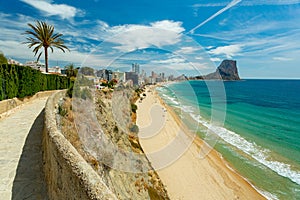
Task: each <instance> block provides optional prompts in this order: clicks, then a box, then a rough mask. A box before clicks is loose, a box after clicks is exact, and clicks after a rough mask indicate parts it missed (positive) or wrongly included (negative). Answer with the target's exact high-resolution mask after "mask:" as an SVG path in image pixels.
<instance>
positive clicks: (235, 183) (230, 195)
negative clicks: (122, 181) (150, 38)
mask: <svg viewBox="0 0 300 200" xmlns="http://www.w3.org/2000/svg"><path fill="white" fill-rule="evenodd" d="M146 91H147V92H146V95H147V96H146V98H145V99H143V100H142V101H140V102H137V106H138V109H137V125H138V126H139V127H140V133H139V137H140V144H141V146H142V148H143V150H144V152H145V154H146V155H147V157H148V159H149V160H150V162H151V164H152V166H153V167H154V169H155V170H156V171H157V173H158V175H159V176H160V178H161V180H162V182H163V184H164V185H165V186H166V189H167V191H168V194H169V196H170V198H171V199H264V197H263V196H262V195H261V194H259V193H258V192H257V191H256V190H255V189H254V188H253V186H252V185H250V183H248V182H247V181H246V180H245V179H244V178H243V177H242V176H240V175H239V174H237V173H236V172H235V171H233V170H232V169H231V168H230V167H229V166H228V163H226V162H225V161H224V160H223V159H222V157H221V156H220V154H219V153H218V152H216V151H215V150H213V149H212V150H211V151H210V152H209V154H207V156H205V157H204V158H200V157H199V150H200V147H201V146H202V145H205V144H203V141H202V140H201V139H200V138H198V137H195V136H193V135H192V133H190V132H189V131H188V129H187V128H186V127H185V125H184V124H183V123H181V121H180V120H179V118H178V116H177V115H176V114H175V113H174V111H173V110H172V109H171V108H170V107H168V106H167V105H166V104H165V103H164V102H163V101H162V100H161V99H160V98H159V96H158V95H157V94H156V92H155V90H154V87H153V86H152V87H149V88H147V89H146ZM159 108H160V110H161V111H160V112H151V110H154V109H157V110H159ZM157 122H163V123H159V124H163V125H162V126H161V127H160V129H159V130H154V129H153V127H152V126H151V124H157ZM151 131H152V134H150V133H151ZM153 131H154V132H153ZM170 146H172V147H170ZM160 154H161V155H160Z"/></svg>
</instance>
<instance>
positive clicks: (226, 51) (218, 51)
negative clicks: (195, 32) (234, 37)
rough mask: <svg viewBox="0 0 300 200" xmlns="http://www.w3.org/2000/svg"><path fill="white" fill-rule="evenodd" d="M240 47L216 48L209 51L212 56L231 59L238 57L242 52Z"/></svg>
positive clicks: (236, 45)
mask: <svg viewBox="0 0 300 200" xmlns="http://www.w3.org/2000/svg"><path fill="white" fill-rule="evenodd" d="M241 47H242V45H239V44H234V45H228V46H222V47H217V48H215V49H211V50H210V51H209V53H210V54H213V55H225V56H226V57H227V58H229V59H231V58H232V57H233V56H235V55H238V54H239V52H240V51H241V50H242V48H241Z"/></svg>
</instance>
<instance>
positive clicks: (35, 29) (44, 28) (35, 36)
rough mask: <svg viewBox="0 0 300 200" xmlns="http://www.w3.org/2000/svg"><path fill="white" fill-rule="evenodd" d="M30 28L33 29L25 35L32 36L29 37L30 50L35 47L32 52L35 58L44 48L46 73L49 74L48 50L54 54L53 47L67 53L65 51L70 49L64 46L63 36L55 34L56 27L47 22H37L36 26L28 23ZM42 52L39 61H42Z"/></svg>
mask: <svg viewBox="0 0 300 200" xmlns="http://www.w3.org/2000/svg"><path fill="white" fill-rule="evenodd" d="M28 26H29V27H30V28H31V29H32V30H29V31H26V32H25V33H24V34H28V35H30V36H29V37H27V38H26V39H27V42H24V43H25V44H28V48H31V47H34V49H33V50H32V51H33V52H34V56H36V54H37V53H38V52H39V50H40V49H41V48H42V47H44V52H45V64H46V72H48V48H50V49H51V52H52V53H53V47H56V48H58V49H60V50H62V51H63V52H64V53H65V50H68V51H70V50H69V48H68V47H66V46H65V45H64V41H63V40H62V39H61V36H62V35H63V34H61V33H54V26H52V25H49V24H47V23H46V22H42V21H36V24H35V26H34V25H32V24H30V23H28ZM42 53H43V52H42V51H41V52H40V54H39V55H38V58H37V61H38V60H39V59H40V57H41V55H42Z"/></svg>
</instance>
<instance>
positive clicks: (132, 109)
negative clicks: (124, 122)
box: [131, 103, 137, 113]
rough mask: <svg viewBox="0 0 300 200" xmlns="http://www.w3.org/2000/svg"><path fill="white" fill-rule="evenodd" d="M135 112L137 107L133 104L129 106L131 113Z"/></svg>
mask: <svg viewBox="0 0 300 200" xmlns="http://www.w3.org/2000/svg"><path fill="white" fill-rule="evenodd" d="M136 110H137V105H135V104H133V103H132V104H131V111H132V112H133V113H136Z"/></svg>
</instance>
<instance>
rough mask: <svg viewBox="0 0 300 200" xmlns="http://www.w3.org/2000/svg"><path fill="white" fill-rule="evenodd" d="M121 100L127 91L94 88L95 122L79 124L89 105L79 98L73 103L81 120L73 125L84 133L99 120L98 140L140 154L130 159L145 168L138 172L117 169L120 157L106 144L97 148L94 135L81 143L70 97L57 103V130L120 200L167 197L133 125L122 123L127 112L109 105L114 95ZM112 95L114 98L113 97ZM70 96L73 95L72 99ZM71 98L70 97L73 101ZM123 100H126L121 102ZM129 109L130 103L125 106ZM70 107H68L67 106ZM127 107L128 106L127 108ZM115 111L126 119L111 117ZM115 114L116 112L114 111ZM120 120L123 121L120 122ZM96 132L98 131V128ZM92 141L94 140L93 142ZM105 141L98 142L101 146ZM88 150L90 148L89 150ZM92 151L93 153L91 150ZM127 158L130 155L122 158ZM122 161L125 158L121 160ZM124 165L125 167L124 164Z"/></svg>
mask: <svg viewBox="0 0 300 200" xmlns="http://www.w3.org/2000/svg"><path fill="white" fill-rule="evenodd" d="M118 93H119V97H120V98H122V97H123V99H124V98H125V97H124V96H123V95H125V96H127V95H128V94H125V93H123V91H114V92H112V91H108V92H102V91H96V94H95V100H96V104H95V107H94V109H95V110H96V115H97V119H98V120H97V122H96V121H92V122H91V123H89V124H88V126H87V127H83V126H84V125H83V124H84V120H85V119H86V118H88V116H85V113H88V112H85V111H84V110H87V109H88V108H89V107H90V106H89V105H88V102H87V101H86V100H83V99H80V103H79V104H78V106H76V110H77V111H79V113H81V114H80V115H79V116H77V117H80V118H79V120H80V121H82V122H83V123H80V124H77V130H80V129H81V128H85V129H88V130H89V131H88V132H87V133H92V132H93V131H94V130H97V127H98V126H97V125H96V124H97V123H99V125H100V127H101V129H102V131H103V133H104V135H102V140H103V139H104V136H106V138H108V140H109V142H110V143H111V144H113V145H114V146H116V147H118V148H119V149H121V150H122V152H124V155H125V153H126V152H127V153H129V154H133V153H135V154H138V155H140V158H141V159H140V160H139V162H140V163H135V162H134V161H132V163H131V164H132V165H134V166H135V167H136V166H137V167H139V166H143V167H144V168H146V169H148V170H146V171H145V170H141V171H140V172H138V171H135V172H130V171H129V170H119V169H118V168H121V167H122V166H120V165H122V162H123V161H124V160H123V159H124V158H121V157H118V154H117V152H111V151H109V149H108V147H105V148H104V149H101V145H100V144H101V142H99V141H98V139H97V137H96V136H95V135H94V136H93V138H90V140H89V141H87V142H89V143H90V144H89V146H85V145H84V143H86V141H84V138H81V137H80V136H79V135H78V134H77V130H76V128H75V127H74V123H73V122H74V120H75V121H76V120H78V119H76V114H75V108H74V103H73V104H72V105H73V108H72V105H71V103H70V99H66V100H65V101H64V104H63V105H62V106H61V109H60V110H61V114H62V119H61V125H60V126H61V130H62V132H63V134H64V135H65V137H66V138H67V139H68V140H69V141H70V142H71V143H72V144H73V146H75V147H76V149H77V151H79V153H80V154H81V155H82V156H83V157H84V158H85V160H87V162H88V163H89V164H90V165H91V166H92V167H93V168H94V170H95V171H96V172H97V173H98V174H99V176H100V177H101V179H102V180H103V182H104V183H105V184H106V186H107V187H108V188H109V189H110V190H111V191H112V192H113V193H114V195H115V196H116V197H117V198H118V199H121V200H130V199H132V200H133V199H145V200H148V199H150V200H164V199H166V200H168V199H169V197H168V194H167V191H166V189H165V187H164V185H163V184H162V182H161V180H160V179H159V177H158V175H157V173H156V172H155V171H154V170H153V168H152V167H151V164H150V162H149V161H148V159H147V157H146V156H145V154H144V153H143V150H142V148H141V146H140V144H139V140H138V137H137V132H136V130H135V129H134V126H132V127H130V130H128V129H127V128H126V126H125V125H126V124H127V123H128V121H131V120H130V119H131V118H130V113H129V112H128V110H126V112H125V110H124V109H123V108H126V107H127V106H125V105H119V106H120V107H118V106H117V107H118V108H122V109H118V110H116V111H114V109H113V107H114V106H115V105H114V104H115V103H118V104H121V103H122V102H120V101H119V100H118V101H117V102H114V100H113V99H114V98H112V97H113V96H114V95H115V96H118ZM115 98H116V97H115ZM73 99H74V98H73ZM73 101H74V100H73ZM123 103H126V101H124V102H123ZM128 107H129V109H130V105H128ZM70 108H72V109H70ZM130 110H131V109H130ZM115 112H121V113H125V114H127V113H129V120H127V121H126V120H123V119H121V118H119V117H118V116H114V113H115ZM115 114H116V113H115ZM123 123H124V124H123ZM98 132H99V130H98ZM95 142H96V143H95ZM103 145H105V144H102V146H103ZM91 149H92V150H93V151H92V152H91ZM93 152H95V153H93ZM125 159H128V160H130V158H129V157H128V158H126V157H125ZM124 163H125V164H123V165H128V163H127V164H126V161H124ZM125 168H126V166H125Z"/></svg>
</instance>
